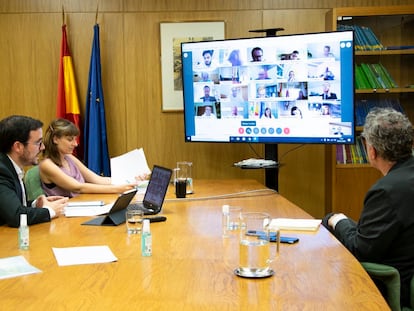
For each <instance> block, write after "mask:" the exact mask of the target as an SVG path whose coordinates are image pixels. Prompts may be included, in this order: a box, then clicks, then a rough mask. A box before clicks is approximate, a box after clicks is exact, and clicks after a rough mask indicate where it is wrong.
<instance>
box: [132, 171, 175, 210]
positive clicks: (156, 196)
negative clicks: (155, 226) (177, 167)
mask: <svg viewBox="0 0 414 311" xmlns="http://www.w3.org/2000/svg"><path fill="white" fill-rule="evenodd" d="M171 175H172V170H171V169H169V168H165V167H162V166H158V165H154V167H153V169H152V172H151V178H150V180H149V182H148V186H147V190H146V192H145V195H144V198H143V200H142V202H139V203H132V204H130V206H131V207H134V208H137V209H142V210H143V212H144V215H156V214H158V213H160V212H161V208H162V204H163V203H164V199H165V195H166V193H167V190H168V185H169V183H170V179H171Z"/></svg>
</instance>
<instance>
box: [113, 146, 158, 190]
mask: <svg viewBox="0 0 414 311" xmlns="http://www.w3.org/2000/svg"><path fill="white" fill-rule="evenodd" d="M150 173H151V170H150V168H149V167H148V163H147V159H146V158H145V154H144V150H143V149H142V148H140V149H134V150H132V151H129V152H127V153H124V154H122V155H120V156H118V157H114V158H111V174H112V176H111V179H112V183H113V184H117V185H119V184H125V183H129V182H135V177H136V176H139V175H143V174H150Z"/></svg>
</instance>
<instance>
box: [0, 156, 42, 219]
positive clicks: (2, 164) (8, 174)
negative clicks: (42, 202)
mask: <svg viewBox="0 0 414 311" xmlns="http://www.w3.org/2000/svg"><path fill="white" fill-rule="evenodd" d="M31 203H32V202H27V206H31ZM20 214H27V223H28V224H29V225H31V224H36V223H41V222H47V221H50V214H49V211H48V209H47V208H32V207H25V206H23V203H22V188H21V186H20V181H19V177H18V176H17V173H16V170H15V169H14V166H13V163H12V162H11V161H10V159H9V157H8V156H7V155H6V154H4V153H0V225H4V224H7V225H8V226H10V227H18V226H19V224H20Z"/></svg>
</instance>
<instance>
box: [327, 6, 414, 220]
mask: <svg viewBox="0 0 414 311" xmlns="http://www.w3.org/2000/svg"><path fill="white" fill-rule="evenodd" d="M402 17H404V18H402ZM413 20H414V5H404V6H384V7H380V6H378V7H346V8H334V9H332V10H329V11H328V12H327V14H326V18H325V22H326V30H327V31H332V30H336V29H337V25H338V24H344V25H350V26H352V25H359V26H365V27H369V28H371V29H372V30H373V32H374V33H375V34H376V35H377V37H378V39H379V41H380V42H381V44H383V45H384V46H390V47H408V48H400V49H398V48H396V49H391V48H390V49H383V50H367V51H361V50H355V64H358V63H381V64H382V65H383V66H384V67H385V68H386V69H387V70H388V71H389V74H390V75H391V77H392V78H393V79H394V80H395V82H396V84H397V85H399V86H400V87H397V88H390V89H356V90H355V98H356V100H363V99H367V100H370V101H371V100H377V99H378V100H386V99H387V98H392V99H393V100H395V99H398V101H399V102H400V103H401V105H402V107H403V109H404V111H405V113H406V114H407V115H408V117H410V118H411V119H412V118H414V105H412V102H413V100H414V95H413V94H414V87H407V86H411V85H413V84H414V77H413V75H412V72H413V70H414V39H413V37H412V32H413V31H414V28H413V22H412V21H413ZM362 130H363V127H362V126H358V127H355V131H356V132H357V133H360V132H361V131H362ZM329 148H330V149H329ZM327 150H328V152H330V163H327V167H326V170H327V172H328V173H327V175H326V176H327V178H326V183H327V184H326V189H327V191H329V190H330V193H329V194H327V200H329V199H330V205H331V208H332V212H342V213H345V214H347V215H348V216H350V217H351V218H353V219H354V220H356V221H357V220H358V218H359V215H360V213H361V210H362V207H363V201H364V197H365V194H366V192H367V191H368V190H369V188H371V186H372V185H373V184H374V183H375V182H376V181H377V180H378V179H379V178H381V177H382V174H381V173H380V172H379V171H378V170H376V169H375V168H373V167H371V165H370V164H357V163H355V164H337V162H336V146H328V147H327Z"/></svg>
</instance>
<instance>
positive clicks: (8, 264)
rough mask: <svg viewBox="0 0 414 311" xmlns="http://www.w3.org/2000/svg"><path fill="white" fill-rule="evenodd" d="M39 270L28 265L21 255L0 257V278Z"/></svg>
mask: <svg viewBox="0 0 414 311" xmlns="http://www.w3.org/2000/svg"><path fill="white" fill-rule="evenodd" d="M39 272H42V271H41V270H39V269H37V268H35V267H33V266H32V265H30V264H29V263H28V262H27V260H26V258H24V257H23V256H14V257H7V258H1V259H0V279H7V278H12V277H16V276H22V275H27V274H33V273H39Z"/></svg>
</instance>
